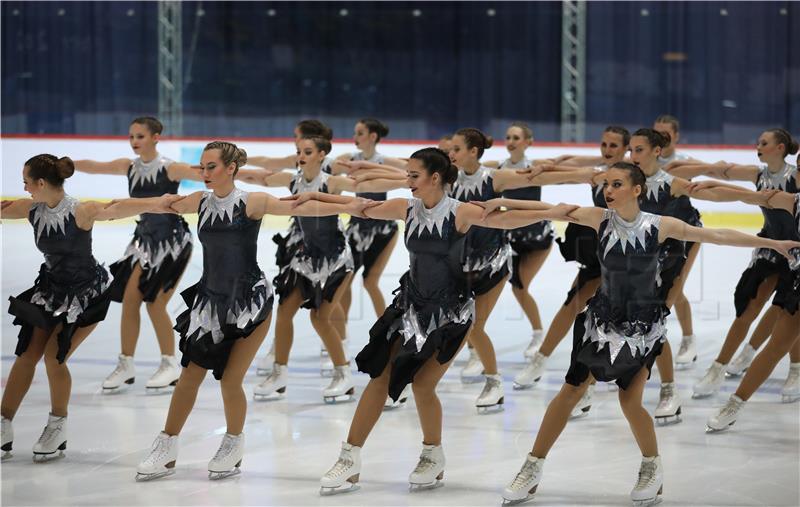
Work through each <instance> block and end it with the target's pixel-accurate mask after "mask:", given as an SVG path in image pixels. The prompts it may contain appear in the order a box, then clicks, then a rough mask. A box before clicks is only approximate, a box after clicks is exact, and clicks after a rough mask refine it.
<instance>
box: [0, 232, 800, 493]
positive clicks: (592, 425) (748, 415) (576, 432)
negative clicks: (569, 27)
mask: <svg viewBox="0 0 800 507" xmlns="http://www.w3.org/2000/svg"><path fill="white" fill-rule="evenodd" d="M132 227H133V226H132V224H116V225H106V224H103V225H97V226H96V228H95V231H94V245H95V254H96V257H97V258H98V259H99V260H100V261H101V262H104V263H106V264H107V265H108V264H110V263H111V262H113V261H114V260H115V259H116V258H117V257H118V256H119V255H120V254H121V253H122V251H123V250H124V247H125V245H126V243H127V242H128V240H129V238H130V233H131V231H132ZM274 232H275V231H274V230H271V229H270V228H268V227H265V228H264V229H263V230H262V233H261V235H260V239H259V247H260V255H259V258H260V260H261V266H262V268H263V269H264V270H265V271H266V272H267V274H268V276H270V277H271V276H274V274H275V272H276V269H275V266H274V244H273V243H272V242H271V241H270V238H271V236H272V234H273V233H274ZM2 240H3V246H2V254H3V257H2V275H3V280H2V298H3V301H7V298H8V297H9V296H10V295H15V294H18V293H20V292H22V291H23V290H25V289H27V288H28V287H30V286H31V285H32V283H33V280H34V279H35V278H36V275H37V272H38V269H39V264H40V263H41V260H42V259H41V254H39V252H38V251H36V250H35V248H34V245H33V233H32V231H31V228H30V226H29V225H28V224H27V223H25V222H22V221H18V222H6V223H4V224H3V226H2ZM198 246H199V245H198ZM749 257H750V251H749V250H747V249H734V248H723V247H716V246H704V247H703V248H702V251H701V256H700V258H699V259H698V262H697V264H696V266H695V269H694V271H693V272H692V274H691V276H690V278H689V280H688V283H687V287H686V293H687V296H688V297H689V300H690V301H691V302H692V306H693V311H694V323H695V334H696V335H697V338H698V348H699V355H700V357H699V360H698V362H697V365H696V366H695V367H694V368H693V369H690V370H688V371H678V372H676V375H677V384H678V387H679V390H680V394H681V397H682V398H683V418H684V420H683V422H682V423H681V424H679V425H675V426H669V427H663V428H657V430H656V431H657V433H658V438H659V446H660V454H661V455H662V458H663V463H664V468H665V483H664V501H665V505H798V504H800V492H799V491H798V477H800V464H798V461H799V460H798V456H800V452H798V451H799V450H800V449H799V448H798V446H799V444H798V442H800V438H799V435H798V433H799V430H800V418H799V417H798V415H799V413H800V403H794V404H782V403H781V402H780V387H781V385H782V382H783V379H784V378H785V377H786V373H787V369H788V367H787V362H788V359H784V360H783V361H782V362H781V363H780V365H779V366H778V368H777V369H776V370H775V372H774V373H773V374H772V376H771V378H770V380H769V381H768V382H767V383H766V384H765V385H764V386H762V388H761V389H760V390H759V392H758V393H757V394H756V395H755V396H754V397H753V398H752V400H751V401H750V403H748V404H747V405H746V407H745V410H744V412H743V414H742V416H741V418H740V420H739V421H738V422H737V423H736V424H735V425H734V426H733V428H732V429H731V430H730V431H728V432H726V433H722V434H711V435H709V434H706V433H705V431H704V429H705V421H706V419H707V417H708V416H709V415H711V414H712V413H713V412H714V411H715V410H717V409H718V408H719V407H720V406H721V405H722V404H723V403H724V401H725V399H726V398H727V397H728V395H729V394H730V393H731V392H733V390H735V388H736V386H737V381H736V380H733V379H729V380H726V382H725V384H724V387H723V389H722V392H721V393H720V394H719V395H718V396H715V397H713V398H711V399H706V400H692V399H691V386H692V384H693V383H694V381H695V380H696V379H697V378H698V376H700V375H702V373H703V372H704V370H705V368H706V367H707V366H708V365H709V364H710V362H711V360H712V359H713V358H714V356H715V355H716V353H717V351H718V349H719V347H720V344H721V342H722V339H723V338H724V335H725V332H726V330H727V328H728V325H729V324H730V322H731V320H732V319H733V303H732V293H733V288H734V286H735V284H736V281H737V279H738V276H739V274H740V273H741V271H742V270H743V269H744V267H745V266H746V265H747V263H748V261H749ZM201 260H202V259H201V249H200V248H199V247H198V248H196V250H195V254H194V256H193V258H192V262H191V266H190V267H189V269H188V270H187V272H186V274H185V275H184V277H183V280H182V281H181V285H180V287H181V288H183V287H186V286H188V285H190V284H193V283H195V282H196V281H197V279H198V278H199V275H200V271H201V265H202V263H201ZM406 266H407V254H406V252H405V250H404V248H403V247H402V246H399V247H398V248H397V249H396V251H395V252H394V254H393V256H392V259H391V262H390V264H389V266H388V268H387V270H386V272H385V274H384V276H383V279H382V282H381V287H382V289H383V292H384V295H385V296H386V298H387V300H388V299H389V298H390V297H391V296H390V293H391V291H392V290H393V289H394V288H395V285H396V283H397V280H398V277H399V275H400V274H401V273H402V272H403V271H404V269H405V267H406ZM575 272H576V266H575V264H574V263H569V264H567V263H564V262H563V260H562V259H561V256H560V255H559V254H558V252H557V250H554V251H553V252H551V254H550V256H549V258H548V260H547V262H546V264H545V266H544V268H543V270H542V272H541V273H540V275H539V276H538V277H537V278H536V279H535V281H534V283H533V287H532V293H533V295H534V297H535V298H536V301H537V302H538V304H539V308H540V311H541V314H542V317H543V320H544V322H545V327H546V326H547V323H548V322H549V321H550V319H551V318H552V316H553V315H554V313H555V311H556V309H557V307H558V305H560V304H561V303H562V301H563V299H564V296H565V294H566V291H567V289H568V287H569V285H570V283H571V281H572V279H573V278H574V276H575ZM353 293H354V306H353V310H352V312H351V322H350V325H349V329H348V333H349V336H350V341H351V349H350V353H351V354H355V353H356V352H357V351H358V350H359V349H360V347H361V346H363V345H364V344H365V343H366V340H367V331H368V330H369V327H370V325H371V324H372V322H373V321H374V318H375V316H374V315H373V312H372V305H371V304H370V302H369V299H368V297H367V296H366V294H365V293H364V292H363V291H362V289H361V282H360V277H358V279H357V281H356V283H355V285H354V291H353ZM182 307H183V304H182V302H181V299H180V297H178V296H176V297H174V298H173V300H172V302H171V304H170V307H169V309H170V312H171V313H172V314H173V315H176V314H177V313H178V312H180V311H181V309H182ZM119 315H120V306H119V305H118V304H113V305H112V307H111V310H110V311H109V314H108V318H107V319H106V321H105V322H103V323H101V324H100V325H99V326H98V328H97V329H96V330H95V331H94V333H93V334H92V335H91V336H90V337H89V339H88V340H87V341H86V342H85V343H84V344H83V345H82V346H81V347H80V349H78V351H77V352H76V353H75V355H74V356H73V358H72V359H71V360H70V369H71V372H72V379H73V389H72V400H71V404H70V414H69V439H68V447H67V451H66V458H65V459H61V460H58V461H55V462H52V463H47V464H34V463H33V462H32V460H31V456H32V454H31V448H32V446H33V444H34V442H35V441H36V439H37V438H38V436H39V434H40V432H41V430H42V427H43V426H44V424H45V422H46V419H47V413H48V410H49V394H48V388H47V380H46V377H45V372H44V367H43V366H42V365H40V367H39V369H38V370H37V374H36V377H35V379H34V381H33V385H32V386H31V389H30V391H29V392H28V395H27V397H26V398H25V400H24V402H23V404H22V406H21V408H20V410H19V412H18V413H17V415H16V417H15V419H14V431H15V440H14V457H13V458H12V459H11V460H10V461H6V462H4V463H3V465H2V504H3V505H148V506H149V505H325V506H328V505H330V506H333V505H498V504H499V503H500V491H501V490H502V487H503V486H504V485H505V484H506V483H507V482H508V481H510V480H511V479H512V478H513V477H514V474H515V473H516V472H517V470H518V469H519V466H520V465H521V464H522V461H523V459H524V456H525V453H526V452H528V451H529V450H530V447H531V445H532V443H533V439H534V436H535V434H536V431H537V429H538V427H539V424H540V422H541V420H542V416H543V413H544V410H545V408H546V406H547V403H548V401H549V400H550V399H551V398H552V397H553V396H554V395H555V393H556V392H557V390H558V389H559V387H560V386H561V384H562V382H563V377H564V373H565V371H566V368H567V365H568V363H569V352H570V348H571V342H570V337H567V338H566V339H565V341H564V342H562V344H561V345H560V346H559V348H558V349H557V351H556V353H555V354H554V356H553V358H552V360H551V361H550V363H549V365H548V366H549V369H548V371H547V374H546V375H545V377H544V378H543V379H542V381H541V382H540V383H539V384H538V385H537V386H536V387H535V388H534V389H532V390H530V391H523V392H517V391H512V389H511V379H512V378H513V376H514V374H515V373H516V372H517V371H518V370H519V369H520V368H521V367H522V361H521V359H522V350H523V348H524V346H525V345H526V344H527V343H528V340H529V338H530V327H529V325H528V323H527V322H526V321H525V319H524V317H523V316H522V313H521V311H520V309H519V307H518V305H517V304H516V301H515V300H514V298H513V296H512V294H511V291H510V290H508V289H507V290H505V291H504V292H503V295H502V298H501V301H500V303H499V304H498V306H497V309H496V310H495V312H494V314H493V315H492V317H491V320H490V322H489V324H488V332H489V334H490V335H491V336H492V338H493V341H494V343H495V347H496V350H497V352H498V356H499V361H500V366H501V369H502V373H503V376H504V379H505V387H506V397H505V401H506V403H505V408H506V410H505V411H504V412H502V413H499V414H492V415H478V414H477V413H476V410H475V407H474V401H475V398H476V397H477V395H478V394H479V392H480V389H481V385H480V384H474V385H462V384H461V383H460V381H459V379H458V370H459V369H460V366H461V365H462V364H463V361H464V359H465V353H464V352H462V356H461V358H460V360H459V361H458V362H457V363H456V365H455V366H454V367H453V368H451V370H450V371H449V372H448V373H447V375H446V376H445V378H444V379H443V381H442V383H441V385H440V386H439V395H440V398H441V400H442V404H443V408H444V432H443V444H444V449H445V453H446V456H447V468H446V474H445V487H444V488H439V489H436V490H433V491H429V492H418V493H409V492H408V483H407V477H408V474H409V472H411V470H412V469H413V467H414V465H415V464H416V461H417V457H418V455H419V451H420V449H421V438H422V437H421V432H420V429H419V424H418V421H417V416H416V413H415V412H416V409H415V408H414V406H413V403H409V406H407V407H405V408H402V409H399V410H396V411H393V412H388V413H384V414H383V416H382V417H381V420H380V421H379V423H378V425H377V426H376V428H375V430H374V431H373V433H372V435H371V436H370V439H369V440H368V442H367V444H366V446H365V448H364V450H363V453H362V458H363V461H364V469H363V470H362V473H361V486H362V489H361V490H360V491H357V492H355V493H351V494H347V495H341V496H333V497H324V498H321V497H320V496H319V495H318V491H319V478H320V476H321V475H322V474H323V473H324V472H325V471H326V470H327V468H328V467H329V466H331V465H332V464H333V462H334V461H335V459H336V457H337V455H338V451H339V446H340V442H341V441H342V440H343V439H344V438H345V437H346V435H347V430H348V426H349V423H350V419H351V417H352V415H353V412H354V410H355V404H353V403H349V404H341V405H336V406H330V405H325V404H324V403H323V401H322V397H321V394H320V390H321V388H322V387H323V386H324V385H325V383H326V382H327V380H323V379H322V378H320V376H319V349H320V341H319V339H318V338H317V337H316V335H315V334H314V332H313V330H312V328H311V325H310V323H309V320H308V318H307V317H306V315H303V314H302V313H300V314H298V317H297V318H296V320H295V333H296V335H295V342H294V349H293V351H292V358H291V362H290V367H289V373H290V385H289V388H288V390H287V396H286V398H285V399H284V400H282V401H277V402H253V401H249V408H248V418H247V424H246V427H245V434H246V442H247V443H246V451H245V457H244V461H243V464H242V469H243V473H242V474H241V475H240V476H238V477H236V478H231V479H227V480H224V481H219V482H210V481H208V479H207V472H206V464H207V462H208V460H209V459H210V458H211V457H212V456H213V454H214V452H215V451H216V449H217V447H218V445H219V443H220V440H221V438H222V434H223V433H224V431H225V421H224V417H223V411H222V404H221V398H220V393H219V389H218V386H217V382H216V381H214V380H213V378H212V377H211V375H208V377H207V380H206V382H205V384H204V385H203V387H202V389H201V391H200V395H199V397H198V400H197V404H196V405H195V408H194V411H193V413H192V415H191V416H190V418H189V420H188V423H187V425H186V427H185V428H184V431H183V432H182V434H181V437H180V444H181V450H180V455H179V457H178V461H177V473H176V474H175V475H173V476H172V477H168V478H165V479H161V480H158V481H153V482H148V483H137V482H134V475H135V467H136V464H137V463H138V462H139V461H140V460H141V459H143V458H144V456H145V454H146V452H147V450H148V449H149V447H150V444H151V442H152V441H153V439H154V437H155V436H156V435H157V433H158V432H159V431H160V430H161V429H162V428H163V424H164V419H165V417H166V413H167V407H168V404H169V400H170V397H169V396H168V395H147V394H145V390H144V384H145V382H146V381H147V378H148V377H149V375H150V374H152V372H153V371H154V370H155V369H156V367H157V363H158V350H157V347H156V340H155V336H154V333H153V330H152V328H151V326H150V324H149V322H148V320H147V315H146V312H145V311H144V309H143V311H142V330H141V336H140V340H139V347H138V350H137V354H136V366H137V378H136V383H135V384H134V385H133V386H132V388H131V389H130V390H129V391H128V392H125V393H121V394H117V395H103V394H102V393H101V388H100V385H101V382H102V380H103V379H104V378H105V376H106V375H108V374H109V373H110V372H111V370H112V369H113V368H114V366H115V364H116V356H117V354H118V353H119V334H118V326H119ZM669 332H670V339H671V341H672V343H673V347H674V348H675V349H677V345H678V343H679V337H680V330H679V327H678V325H677V321H675V319H674V318H671V319H670V323H669ZM16 335H17V329H16V328H15V327H14V326H13V325H12V323H11V319H10V318H9V316H8V315H7V314H6V313H5V312H3V318H2V369H3V384H4V385H5V381H6V378H7V375H8V370H9V368H10V367H11V365H12V362H13V360H14V347H15V344H16ZM271 339H272V332H270V334H269V336H268V338H267V340H266V341H265V343H264V345H263V346H262V349H261V353H262V354H263V353H265V352H266V350H267V347H268V345H269V343H268V342H269V341H270V340H271ZM356 378H357V386H358V388H361V387H363V386H364V384H365V383H366V381H367V377H366V375H363V374H357V376H356ZM258 380H259V378H258V377H256V375H255V369H254V368H253V369H251V371H250V373H249V374H248V376H247V377H246V379H245V386H244V388H245V390H246V392H247V393H248V399H250V398H251V396H252V388H253V386H254V385H255V384H256V383H257V382H258ZM658 385H659V384H658V379H657V374H656V373H654V375H653V379H652V380H651V382H650V383H649V384H648V386H647V389H646V391H645V405H646V407H647V408H648V409H649V410H650V411H651V412H652V410H653V409H654V408H655V405H656V403H657V400H658ZM616 396H617V395H616V393H614V392H609V391H608V389H607V388H606V386H605V385H600V386H599V387H598V390H597V395H596V399H595V402H594V404H593V406H592V409H591V412H590V415H589V416H588V417H586V418H584V419H581V420H577V421H574V422H570V423H569V424H568V425H567V428H566V430H565V431H564V433H563V434H562V436H561V438H560V439H559V441H558V442H557V443H556V445H555V447H554V448H553V450H552V452H551V454H550V456H549V457H548V461H547V464H546V466H545V476H544V480H543V482H542V484H541V486H540V487H539V492H538V493H537V497H536V499H535V500H534V501H533V502H532V505H586V504H592V505H628V504H629V499H628V494H629V491H630V489H631V488H632V486H633V484H634V482H635V480H636V472H637V470H638V466H639V461H640V458H639V452H638V449H637V447H636V444H635V443H634V440H633V438H632V436H631V434H630V431H629V429H628V426H627V424H626V422H625V419H624V418H623V416H622V413H621V411H620V408H619V404H618V403H617V400H616Z"/></svg>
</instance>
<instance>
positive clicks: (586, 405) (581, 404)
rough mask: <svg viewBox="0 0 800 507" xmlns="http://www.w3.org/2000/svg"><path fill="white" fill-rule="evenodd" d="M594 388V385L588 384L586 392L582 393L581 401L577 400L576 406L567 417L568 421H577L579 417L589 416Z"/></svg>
mask: <svg viewBox="0 0 800 507" xmlns="http://www.w3.org/2000/svg"><path fill="white" fill-rule="evenodd" d="M594 388H595V384H589V387H587V388H586V392H584V393H583V396H581V399H580V400H578V404H577V405H575V408H573V409H572V413H571V414H570V415H569V418H570V419H578V418H580V417H584V416H587V415H589V410H591V408H592V398H593V397H594Z"/></svg>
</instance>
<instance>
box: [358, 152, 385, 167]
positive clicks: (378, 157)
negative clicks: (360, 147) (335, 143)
mask: <svg viewBox="0 0 800 507" xmlns="http://www.w3.org/2000/svg"><path fill="white" fill-rule="evenodd" d="M383 159H384V156H383V155H381V154H380V153H378V152H377V151H376V152H375V154H374V155H372V158H364V152H363V151H357V152H355V153H351V154H350V160H366V161H367V162H372V163H374V164H383Z"/></svg>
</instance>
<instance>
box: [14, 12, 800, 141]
mask: <svg viewBox="0 0 800 507" xmlns="http://www.w3.org/2000/svg"><path fill="white" fill-rule="evenodd" d="M182 5H183V40H184V64H185V66H186V67H187V69H186V70H187V73H188V79H187V83H186V90H185V96H184V112H185V116H186V120H185V129H184V130H185V132H184V134H186V135H198V136H288V135H290V134H291V128H292V126H293V124H294V123H295V121H296V120H297V119H300V118H301V117H320V118H322V119H323V120H325V121H327V122H329V123H330V124H331V125H332V126H333V128H334V130H335V131H336V133H337V135H341V136H346V135H349V133H350V132H351V129H352V124H353V121H354V119H356V118H358V117H360V116H376V117H378V118H382V119H384V120H386V121H387V122H388V123H389V124H390V126H391V127H392V137H395V138H433V137H438V136H439V135H441V134H443V133H446V132H452V131H453V130H455V129H457V128H459V127H464V126H477V127H480V128H484V129H487V130H490V131H491V133H493V134H494V135H499V134H502V129H503V126H504V125H505V124H506V123H507V122H508V121H511V120H514V119H523V120H526V121H528V122H529V123H531V124H532V125H533V126H534V130H535V132H536V136H537V138H538V139H542V140H557V139H558V132H559V117H560V86H561V84H560V81H561V4H560V3H557V2H541V3H535V2H465V3H455V2H441V3H440V2H426V3H423V2H363V3H362V2H337V3H296V2H224V3H223V2H184V3H183V4H182ZM198 9H202V11H203V12H204V14H203V15H202V16H198V15H197V12H198ZM343 9H346V10H347V15H346V16H342V15H341V14H342V12H341V11H342V10H343ZM721 9H726V10H727V15H725V16H723V15H721V14H720V10H721ZM781 9H783V10H784V12H785V13H782V12H781ZM415 10H418V11H419V13H418V14H419V15H418V16H415V15H414V11H415ZM643 10H645V11H646V12H645V13H644V14H646V15H643V12H642V11H643ZM156 11H157V6H156V4H155V3H152V2H47V3H45V2H3V3H2V31H3V33H2V38H3V39H2V81H3V83H2V129H3V132H5V133H12V132H13V133H78V134H124V133H125V132H126V130H127V124H128V122H129V121H130V119H131V118H132V117H133V116H135V115H141V114H154V113H155V112H156V111H157V107H158V100H157V99H158V94H157V83H156V74H157V73H156V62H157V27H156ZM490 11H491V12H490ZM490 14H493V15H490ZM792 21H794V23H792ZM799 21H800V6H798V5H792V4H791V3H790V2H729V3H726V2H709V3H705V2H702V3H701V2H686V3H680V2H667V3H657V2H619V3H611V2H592V3H589V8H588V38H587V42H588V62H589V63H588V65H587V83H588V85H587V86H588V100H587V122H588V125H589V130H588V134H589V138H590V139H591V138H593V137H595V136H596V135H597V133H598V132H599V131H600V129H601V128H602V127H603V126H604V125H605V124H607V123H623V124H625V125H628V126H630V127H637V126H641V125H646V124H649V123H650V122H651V121H652V119H653V118H654V117H655V116H656V115H658V114H660V113H664V112H669V113H673V114H676V115H678V116H679V117H680V119H681V120H682V123H683V130H684V141H685V142H695V143H705V142H721V143H722V142H724V143H749V142H752V140H753V138H754V136H755V135H757V133H758V129H762V128H764V127H767V126H777V125H780V126H785V127H788V128H790V129H792V130H794V132H796V133H797V132H798V127H800V100H798V99H799V98H800V54H798V51H797V50H795V51H794V52H790V48H797V47H800V44H799V43H800V40H798V39H799V38H800V35H798V30H794V31H793V30H790V27H791V26H795V27H798V26H800V23H799ZM189 66H191V67H190V68H189Z"/></svg>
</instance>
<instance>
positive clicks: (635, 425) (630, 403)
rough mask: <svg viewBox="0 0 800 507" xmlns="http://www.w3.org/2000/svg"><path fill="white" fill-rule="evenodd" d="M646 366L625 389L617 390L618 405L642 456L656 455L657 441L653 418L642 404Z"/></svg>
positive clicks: (645, 381)
mask: <svg viewBox="0 0 800 507" xmlns="http://www.w3.org/2000/svg"><path fill="white" fill-rule="evenodd" d="M648 373H649V372H648V370H647V368H642V369H641V370H639V373H637V374H636V376H635V377H634V378H633V380H632V381H631V383H630V384H629V385H628V388H627V389H620V390H619V405H620V407H622V413H623V414H625V418H626V419H627V420H628V425H630V427H631V433H633V437H634V438H635V439H636V443H637V444H638V445H639V450H640V451H642V456H658V441H657V440H656V430H655V428H654V427H653V419H652V418H651V417H650V413H649V412H647V410H645V408H644V407H643V406H642V393H643V392H644V385H645V384H646V383H647V375H648Z"/></svg>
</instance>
